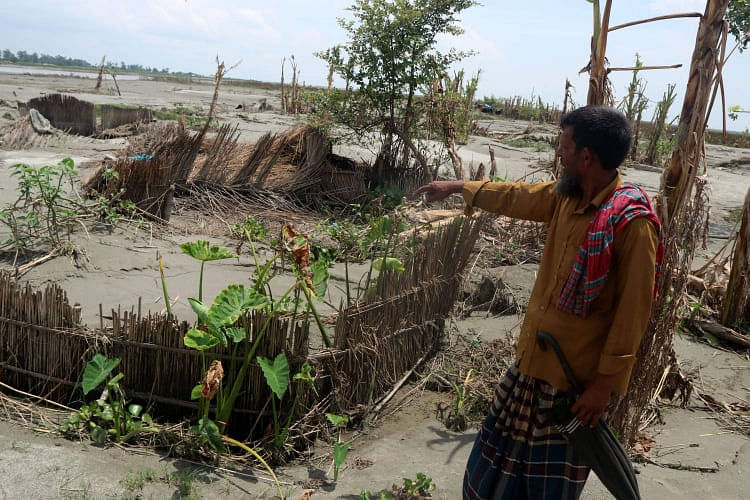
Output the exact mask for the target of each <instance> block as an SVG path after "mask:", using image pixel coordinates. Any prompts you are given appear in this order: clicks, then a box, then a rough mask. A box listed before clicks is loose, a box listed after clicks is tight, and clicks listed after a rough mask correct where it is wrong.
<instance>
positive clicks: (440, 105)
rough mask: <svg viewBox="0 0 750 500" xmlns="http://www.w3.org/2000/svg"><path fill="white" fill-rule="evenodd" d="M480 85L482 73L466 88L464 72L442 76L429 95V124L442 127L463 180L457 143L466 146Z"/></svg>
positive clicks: (449, 154) (452, 159)
mask: <svg viewBox="0 0 750 500" xmlns="http://www.w3.org/2000/svg"><path fill="white" fill-rule="evenodd" d="M478 84H479V72H477V74H476V75H475V76H473V77H471V78H470V79H469V81H467V82H466V84H465V85H464V72H463V70H462V71H459V72H458V73H456V74H455V75H454V77H453V78H451V77H450V76H448V75H447V74H446V75H443V77H442V78H441V79H440V80H438V81H436V82H435V83H434V84H433V90H432V92H431V95H430V101H431V102H430V106H429V109H430V122H431V123H435V124H437V125H438V127H439V130H440V131H439V135H440V136H442V139H443V143H444V144H445V148H446V149H447V150H448V156H449V157H450V159H451V163H452V164H453V172H454V174H455V176H456V179H463V178H464V169H463V162H462V161H461V157H460V156H458V152H457V151H456V142H459V143H466V141H467V139H468V138H469V133H470V132H471V128H472V124H473V122H474V118H473V116H474V95H475V94H476V91H477V85H478Z"/></svg>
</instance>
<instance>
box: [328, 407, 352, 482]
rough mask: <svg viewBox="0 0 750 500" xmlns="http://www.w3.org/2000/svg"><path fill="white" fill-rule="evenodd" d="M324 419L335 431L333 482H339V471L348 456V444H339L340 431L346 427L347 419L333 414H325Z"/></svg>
mask: <svg viewBox="0 0 750 500" xmlns="http://www.w3.org/2000/svg"><path fill="white" fill-rule="evenodd" d="M326 418H328V421H329V422H330V423H331V425H333V429H334V430H335V431H337V433H338V434H337V436H336V442H335V443H334V445H333V480H334V481H338V480H339V469H340V468H341V466H342V465H344V462H345V461H346V457H347V455H349V446H350V444H349V443H342V442H341V429H342V428H343V427H345V426H346V424H347V422H349V417H347V416H345V415H335V414H333V413H326Z"/></svg>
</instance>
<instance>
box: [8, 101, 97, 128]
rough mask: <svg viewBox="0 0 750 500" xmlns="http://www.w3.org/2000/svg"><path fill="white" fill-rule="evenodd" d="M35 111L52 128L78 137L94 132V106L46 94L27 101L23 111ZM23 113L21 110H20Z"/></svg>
mask: <svg viewBox="0 0 750 500" xmlns="http://www.w3.org/2000/svg"><path fill="white" fill-rule="evenodd" d="M31 108H34V109H36V110H37V111H39V112H40V113H41V114H42V115H44V117H45V118H47V119H48V120H49V122H50V123H51V124H52V126H53V127H55V128H58V129H60V130H64V131H66V132H69V133H73V134H78V135H93V134H94V133H95V132H96V115H95V114H94V105H93V104H91V103H90V102H86V101H81V100H80V99H76V98H75V97H72V96H69V95H63V94H48V95H45V96H42V97H35V98H34V99H31V100H29V102H28V103H26V105H25V106H24V109H25V110H29V109H31ZM21 111H22V113H23V110H21Z"/></svg>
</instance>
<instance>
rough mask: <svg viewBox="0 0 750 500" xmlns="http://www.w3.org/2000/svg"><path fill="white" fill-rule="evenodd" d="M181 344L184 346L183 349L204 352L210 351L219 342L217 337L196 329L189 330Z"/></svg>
mask: <svg viewBox="0 0 750 500" xmlns="http://www.w3.org/2000/svg"><path fill="white" fill-rule="evenodd" d="M182 342H183V343H184V344H185V347H190V348H192V349H197V350H199V351H205V350H206V349H210V348H212V347H213V346H215V345H217V344H218V343H219V342H220V341H219V339H218V338H217V337H215V336H214V335H211V334H210V333H208V332H204V331H203V330H198V329H197V328H191V329H190V330H188V331H187V333H186V334H185V337H184V338H183V339H182Z"/></svg>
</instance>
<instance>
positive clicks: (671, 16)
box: [609, 12, 703, 32]
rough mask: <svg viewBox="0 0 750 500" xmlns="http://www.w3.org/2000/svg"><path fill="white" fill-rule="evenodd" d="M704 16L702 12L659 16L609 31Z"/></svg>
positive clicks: (614, 27)
mask: <svg viewBox="0 0 750 500" xmlns="http://www.w3.org/2000/svg"><path fill="white" fill-rule="evenodd" d="M702 15H703V14H701V13H700V12H684V13H682V14H667V15H666V16H657V17H649V18H648V19H641V20H639V21H631V22H629V23H623V24H618V25H617V26H612V27H611V28H609V31H610V32H612V31H615V30H619V29H622V28H627V27H629V26H636V25H638V24H644V23H650V22H653V21H663V20H665V19H677V18H681V17H701V16H702Z"/></svg>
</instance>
